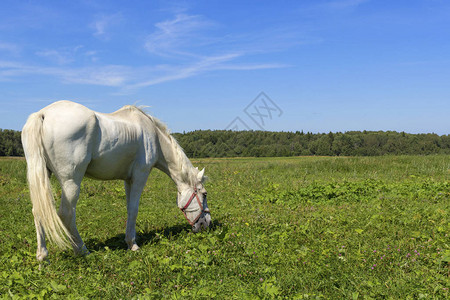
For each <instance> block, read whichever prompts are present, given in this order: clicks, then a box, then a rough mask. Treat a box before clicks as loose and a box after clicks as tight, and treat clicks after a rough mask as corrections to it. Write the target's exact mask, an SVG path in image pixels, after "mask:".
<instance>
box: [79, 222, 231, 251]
mask: <svg viewBox="0 0 450 300" xmlns="http://www.w3.org/2000/svg"><path fill="white" fill-rule="evenodd" d="M222 226H223V225H222V224H221V223H220V222H218V221H217V220H214V221H212V222H211V225H210V227H209V228H208V229H207V230H208V231H209V232H211V231H215V230H217V229H219V228H221V227H222ZM189 231H191V229H190V227H189V226H188V225H174V226H170V227H166V228H163V229H155V230H150V231H144V232H139V233H137V234H136V239H137V243H138V245H139V246H144V245H147V244H157V243H159V241H160V240H161V237H165V238H169V239H172V238H176V237H178V236H180V235H181V233H182V232H189ZM85 244H86V247H87V248H88V249H89V250H92V251H105V249H109V250H126V249H128V246H127V243H126V242H125V234H123V233H121V234H117V235H116V236H114V237H111V238H109V239H107V240H105V241H100V240H99V239H87V240H86V241H85Z"/></svg>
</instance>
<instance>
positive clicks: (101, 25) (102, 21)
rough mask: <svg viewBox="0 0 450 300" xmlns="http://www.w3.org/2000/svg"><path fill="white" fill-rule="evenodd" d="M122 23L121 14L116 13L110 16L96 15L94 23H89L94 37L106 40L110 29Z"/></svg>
mask: <svg viewBox="0 0 450 300" xmlns="http://www.w3.org/2000/svg"><path fill="white" fill-rule="evenodd" d="M122 21H123V17H122V14H120V13H116V14H112V15H98V16H97V17H96V19H95V21H94V22H92V23H91V26H90V27H91V28H92V29H93V30H94V33H93V34H94V36H96V37H98V38H106V39H108V38H109V36H110V32H109V31H110V29H111V28H112V27H114V26H116V25H118V24H120V23H121V22H122Z"/></svg>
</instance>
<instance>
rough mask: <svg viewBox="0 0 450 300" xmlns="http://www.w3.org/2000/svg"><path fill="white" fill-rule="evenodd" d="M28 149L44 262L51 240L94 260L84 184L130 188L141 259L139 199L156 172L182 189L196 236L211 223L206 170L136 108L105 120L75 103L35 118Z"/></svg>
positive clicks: (129, 238) (132, 239)
mask: <svg viewBox="0 0 450 300" xmlns="http://www.w3.org/2000/svg"><path fill="white" fill-rule="evenodd" d="M22 143H23V148H24V151H25V157H26V160H27V165H28V172H27V173H28V183H29V188H30V197H31V201H32V204H33V215H34V222H35V225H36V233H37V254H36V257H37V259H38V260H39V261H42V260H44V259H45V258H47V256H48V251H47V247H46V243H45V233H47V235H48V237H49V239H50V240H51V241H53V242H54V243H55V244H56V245H57V246H59V247H61V248H66V247H67V246H69V245H72V247H73V249H74V251H75V253H76V254H88V253H89V252H88V250H87V249H86V246H85V245H84V243H83V240H82V239H81V237H80V234H79V233H78V230H77V226H76V223H75V211H76V204H77V201H78V196H79V193H80V184H81V180H82V179H83V177H84V176H88V177H91V178H95V179H99V180H112V179H121V180H124V182H125V192H126V198H127V211H128V218H127V225H126V232H125V241H126V242H127V244H128V248H129V249H131V250H133V251H135V250H138V249H139V247H138V245H137V244H136V228H135V227H136V217H137V213H138V205H139V199H140V197H141V193H142V190H143V188H144V186H145V184H146V182H147V178H148V175H149V173H150V171H151V169H152V168H153V167H156V168H158V169H160V170H162V171H163V172H165V173H166V174H167V175H169V176H170V178H172V180H173V181H174V182H175V184H176V185H177V188H178V197H177V205H178V207H179V208H180V209H181V211H182V212H183V214H184V216H185V217H186V219H187V220H188V222H189V223H190V224H191V225H192V229H193V231H194V232H198V231H199V230H200V229H201V228H202V227H205V228H206V227H208V226H209V225H210V223H211V216H210V213H209V209H208V204H207V203H206V190H205V188H204V186H203V182H204V179H205V177H204V169H203V170H202V171H199V170H198V169H197V168H194V167H193V166H192V164H191V162H190V161H189V159H188V158H187V156H186V155H185V154H184V152H183V150H182V149H181V147H180V146H179V145H178V143H177V142H176V140H175V139H174V138H173V137H172V136H171V135H170V133H169V131H168V130H167V128H166V126H165V125H164V124H162V123H161V122H160V121H159V120H157V119H156V118H153V117H152V116H150V115H147V114H146V113H144V112H143V111H142V110H141V109H139V108H137V107H135V106H124V107H123V108H121V109H120V110H118V111H116V112H114V113H111V114H103V113H98V112H94V111H92V110H90V109H88V108H86V107H84V106H82V105H80V104H77V103H74V102H70V101H59V102H55V103H53V104H51V105H49V106H47V107H45V108H43V109H42V110H40V111H39V112H37V113H34V114H31V115H30V117H29V118H28V121H27V123H26V124H25V126H24V127H23V131H22ZM52 173H53V174H55V176H56V178H57V179H58V181H59V183H60V184H61V189H62V196H61V204H60V207H59V212H58V213H57V212H56V206H55V200H54V198H53V195H52V188H51V185H50V175H51V174H52Z"/></svg>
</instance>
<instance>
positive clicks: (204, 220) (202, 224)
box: [192, 212, 211, 233]
mask: <svg viewBox="0 0 450 300" xmlns="http://www.w3.org/2000/svg"><path fill="white" fill-rule="evenodd" d="M209 225H211V214H210V213H209V212H203V214H202V216H201V217H200V218H198V220H197V222H195V224H194V225H192V231H193V232H194V233H197V232H199V231H201V230H202V229H203V228H204V229H206V228H208V227H209Z"/></svg>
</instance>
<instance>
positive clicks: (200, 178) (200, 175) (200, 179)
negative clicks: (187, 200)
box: [197, 168, 205, 182]
mask: <svg viewBox="0 0 450 300" xmlns="http://www.w3.org/2000/svg"><path fill="white" fill-rule="evenodd" d="M204 174H205V168H203V170H201V171H200V172H198V174H197V179H198V181H200V182H201V181H203V175H204Z"/></svg>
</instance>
